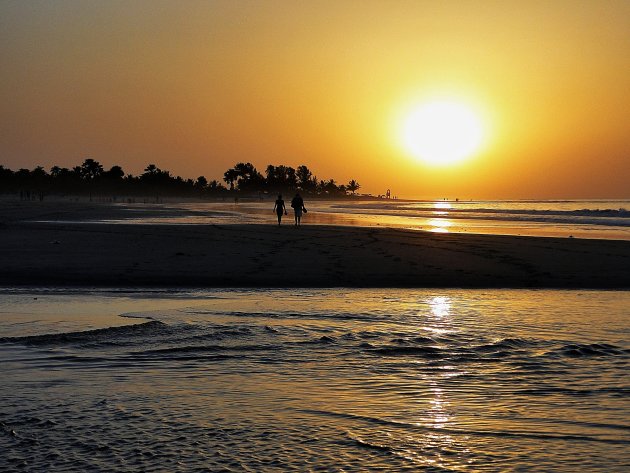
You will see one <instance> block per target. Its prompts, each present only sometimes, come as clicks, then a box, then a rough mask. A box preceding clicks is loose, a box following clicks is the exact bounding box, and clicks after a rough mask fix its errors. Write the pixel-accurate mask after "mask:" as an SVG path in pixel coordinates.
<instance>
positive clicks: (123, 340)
mask: <svg viewBox="0 0 630 473" xmlns="http://www.w3.org/2000/svg"><path fill="white" fill-rule="evenodd" d="M35 298H36V299H35ZM64 307H66V308H68V310H67V311H66V312H64V310H63V308H64ZM81 307H83V310H84V311H86V312H82V310H81ZM77 308H78V309H77ZM0 311H1V312H2V313H1V314H0V336H1V337H2V338H1V339H0V360H1V362H2V364H1V374H2V383H0V452H1V453H0V470H2V471H10V470H18V469H22V470H24V471H138V472H140V471H142V472H144V471H221V470H223V471H291V470H300V471H366V470H379V469H380V470H382V471H434V472H447V471H481V472H484V471H544V472H551V471H563V472H564V471H583V472H593V471H601V472H604V471H605V472H611V471H619V472H621V471H628V470H629V468H630V454H629V450H630V422H629V419H630V379H629V375H628V368H629V361H630V337H629V335H630V321H629V319H628V316H629V315H630V293H629V292H614V291H609V292H605V291H586V292H584V291H580V292H576V291H546V290H545V291H523V290H494V291H471V290H465V291H464V290H446V291H444V290H441V291H434V290H431V291H428V290H377V291H374V290H316V291H315V290H291V291H280V290H275V291H268V290H265V291H199V292H186V293H181V292H168V291H157V292H152V293H122V292H120V291H118V292H107V291H97V292H91V293H81V292H79V293H72V292H64V291H57V292H52V293H51V292H46V291H43V292H35V293H32V292H15V291H13V292H12V291H8V290H5V291H3V292H0ZM125 311H126V312H127V314H126V316H127V318H125V319H122V318H119V319H118V320H120V321H123V322H124V323H123V324H122V325H121V324H120V323H117V324H115V325H116V326H113V325H114V324H113V323H112V321H113V320H114V319H113V318H110V319H108V318H107V317H111V316H113V315H115V314H116V313H122V312H125ZM129 311H132V312H131V313H129ZM86 313H87V314H88V315H89V313H95V314H99V317H100V318H99V319H98V320H99V322H98V323H97V324H96V325H95V322H94V321H91V320H90V318H89V317H85V316H81V314H83V315H85V314H86ZM64 314H65V315H64ZM68 314H70V315H68ZM129 317H134V318H135V317H143V318H144V319H142V318H140V319H137V320H135V322H137V323H136V324H135V325H129V324H128V322H130V321H131V322H134V319H130V318H129ZM61 319H63V320H61ZM56 320H57V321H58V325H56V324H55V321H56ZM55 327H56V329H55ZM96 327H101V328H96ZM88 329H89V330H88Z"/></svg>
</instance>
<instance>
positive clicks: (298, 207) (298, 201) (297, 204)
mask: <svg viewBox="0 0 630 473" xmlns="http://www.w3.org/2000/svg"><path fill="white" fill-rule="evenodd" d="M291 207H293V211H294V212H295V225H296V226H299V225H300V222H301V220H302V212H304V213H306V208H305V207H304V200H303V199H302V196H301V195H300V193H299V192H296V193H295V197H293V200H291Z"/></svg>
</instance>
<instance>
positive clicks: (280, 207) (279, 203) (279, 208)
mask: <svg viewBox="0 0 630 473" xmlns="http://www.w3.org/2000/svg"><path fill="white" fill-rule="evenodd" d="M273 210H274V212H276V215H277V216H278V226H280V222H281V221H282V214H283V213H284V215H286V214H287V208H286V206H285V205H284V200H282V194H278V199H276V203H275V204H274V206H273Z"/></svg>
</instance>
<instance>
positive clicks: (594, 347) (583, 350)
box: [548, 343, 630, 358]
mask: <svg viewBox="0 0 630 473" xmlns="http://www.w3.org/2000/svg"><path fill="white" fill-rule="evenodd" d="M628 354H630V350H627V349H624V348H621V347H618V346H616V345H611V344H609V343H567V344H566V345H564V346H562V347H560V348H557V349H555V350H552V351H550V352H549V353H548V355H550V356H562V357H568V358H583V357H608V356H623V355H628Z"/></svg>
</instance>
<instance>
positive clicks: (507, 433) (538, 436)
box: [297, 409, 630, 445]
mask: <svg viewBox="0 0 630 473" xmlns="http://www.w3.org/2000/svg"><path fill="white" fill-rule="evenodd" d="M297 410H298V411H299V412H304V413H306V414H313V415H320V416H328V417H336V418H341V419H347V420H355V421H362V422H367V423H368V424H376V425H380V426H389V427H394V428H402V429H406V430H412V431H413V430H418V431H429V432H439V433H441V434H449V435H464V436H478V437H498V438H504V437H514V438H527V439H534V440H559V441H567V440H579V441H586V442H597V443H607V444H615V445H630V440H627V439H625V438H609V437H598V436H595V435H580V434H573V433H557V432H554V433H549V432H540V431H513V430H477V429H464V428H461V429H458V428H449V427H444V426H439V427H438V426H435V425H431V424H420V423H410V422H402V421H396V420H391V419H383V418H380V417H371V416H366V415H360V414H351V413H347V412H335V411H327V410H320V409H297Z"/></svg>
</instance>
